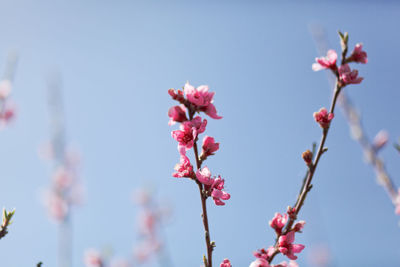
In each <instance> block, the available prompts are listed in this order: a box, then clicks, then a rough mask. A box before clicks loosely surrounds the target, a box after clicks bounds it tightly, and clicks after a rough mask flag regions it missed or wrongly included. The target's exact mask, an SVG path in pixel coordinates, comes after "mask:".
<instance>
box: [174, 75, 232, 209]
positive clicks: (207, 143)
mask: <svg viewBox="0 0 400 267" xmlns="http://www.w3.org/2000/svg"><path fill="white" fill-rule="evenodd" d="M168 93H169V94H170V96H171V97H172V98H173V99H174V100H176V101H178V102H179V103H180V105H177V106H173V107H171V108H170V109H169V111H168V116H169V118H170V120H169V123H168V124H169V125H174V124H175V123H180V126H179V130H175V131H172V134H171V135H172V137H173V138H174V139H175V140H176V141H177V142H178V151H179V154H180V162H179V163H178V164H176V166H175V171H176V172H175V173H173V174H172V176H173V177H176V178H191V179H194V180H197V181H198V182H200V183H201V184H203V186H204V194H205V196H206V197H212V198H213V200H214V202H215V204H216V205H219V206H221V205H225V203H224V202H223V200H228V199H229V198H230V195H229V194H228V193H226V192H224V191H223V189H224V183H225V180H224V179H222V178H221V176H218V177H211V172H210V170H209V169H208V167H203V168H201V164H202V162H203V161H205V160H206V159H207V158H208V157H209V156H211V155H214V153H215V152H216V151H217V150H218V149H219V143H217V142H215V139H214V138H213V137H211V136H205V137H204V138H203V143H202V152H201V154H200V155H199V154H198V151H197V143H196V142H197V141H198V139H199V134H201V133H204V131H205V130H206V126H207V119H203V118H201V117H200V116H194V115H195V114H196V113H198V114H200V113H201V112H204V113H205V114H207V115H208V116H210V117H211V118H213V119H221V118H222V117H221V116H219V115H218V114H217V110H216V108H215V106H214V104H213V97H214V94H215V93H214V92H209V88H208V86H206V85H201V86H199V87H197V88H195V87H193V86H192V85H190V84H189V83H186V84H185V86H184V87H183V91H182V90H177V91H176V90H174V89H170V90H169V91H168ZM192 148H193V149H194V152H195V161H196V164H197V171H194V168H193V165H192V164H191V163H190V159H189V157H188V156H187V155H186V152H187V151H188V150H190V149H192Z"/></svg>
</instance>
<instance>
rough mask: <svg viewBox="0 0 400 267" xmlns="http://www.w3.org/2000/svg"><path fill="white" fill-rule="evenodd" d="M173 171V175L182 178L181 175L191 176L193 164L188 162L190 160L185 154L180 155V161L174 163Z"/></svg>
mask: <svg viewBox="0 0 400 267" xmlns="http://www.w3.org/2000/svg"><path fill="white" fill-rule="evenodd" d="M175 171H176V172H175V173H173V174H172V176H173V177H176V178H182V177H188V178H190V177H193V176H194V172H193V166H192V164H190V160H189V158H188V157H187V156H186V155H181V160H180V163H178V164H176V165H175Z"/></svg>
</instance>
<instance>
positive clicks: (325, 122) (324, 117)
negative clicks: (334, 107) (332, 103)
mask: <svg viewBox="0 0 400 267" xmlns="http://www.w3.org/2000/svg"><path fill="white" fill-rule="evenodd" d="M313 115H314V118H315V121H316V122H318V123H319V125H320V126H321V128H323V129H327V128H329V125H330V124H331V120H332V119H333V117H334V115H333V113H328V111H327V110H326V108H321V109H320V110H319V111H318V112H314V114H313Z"/></svg>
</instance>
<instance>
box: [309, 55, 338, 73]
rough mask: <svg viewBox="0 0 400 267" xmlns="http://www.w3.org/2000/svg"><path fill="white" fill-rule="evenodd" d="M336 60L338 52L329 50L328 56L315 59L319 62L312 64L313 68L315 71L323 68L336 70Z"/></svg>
mask: <svg viewBox="0 0 400 267" xmlns="http://www.w3.org/2000/svg"><path fill="white" fill-rule="evenodd" d="M336 60H337V54H336V52H335V50H328V53H327V55H326V57H317V58H315V61H317V63H314V64H312V69H313V71H319V70H323V69H331V70H336V69H337V67H336Z"/></svg>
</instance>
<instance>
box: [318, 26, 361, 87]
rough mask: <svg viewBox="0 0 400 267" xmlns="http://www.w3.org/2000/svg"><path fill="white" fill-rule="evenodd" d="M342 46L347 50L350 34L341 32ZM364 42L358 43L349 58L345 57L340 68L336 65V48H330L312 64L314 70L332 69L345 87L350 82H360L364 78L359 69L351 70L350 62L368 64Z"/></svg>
mask: <svg viewBox="0 0 400 267" xmlns="http://www.w3.org/2000/svg"><path fill="white" fill-rule="evenodd" d="M340 37H341V41H342V46H344V48H346V49H344V51H347V42H348V34H347V33H346V34H345V35H343V34H342V33H340ZM362 47H363V46H362V44H356V45H355V47H354V50H353V52H352V53H351V55H350V56H349V57H347V58H345V57H344V58H343V60H342V64H341V65H340V67H339V68H338V67H337V65H336V61H337V57H338V55H337V53H336V51H335V50H332V49H331V50H328V52H327V55H326V57H319V58H316V59H315V61H316V63H314V64H313V65H312V69H313V70H314V71H319V70H323V69H330V70H331V71H332V72H333V73H334V74H335V75H336V76H337V78H338V82H339V83H340V85H341V87H344V86H346V85H348V84H359V83H361V82H362V80H363V79H364V78H362V77H358V70H351V69H350V66H349V65H348V63H351V62H354V63H362V64H366V63H367V62H368V58H367V53H366V52H365V51H364V50H362Z"/></svg>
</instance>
